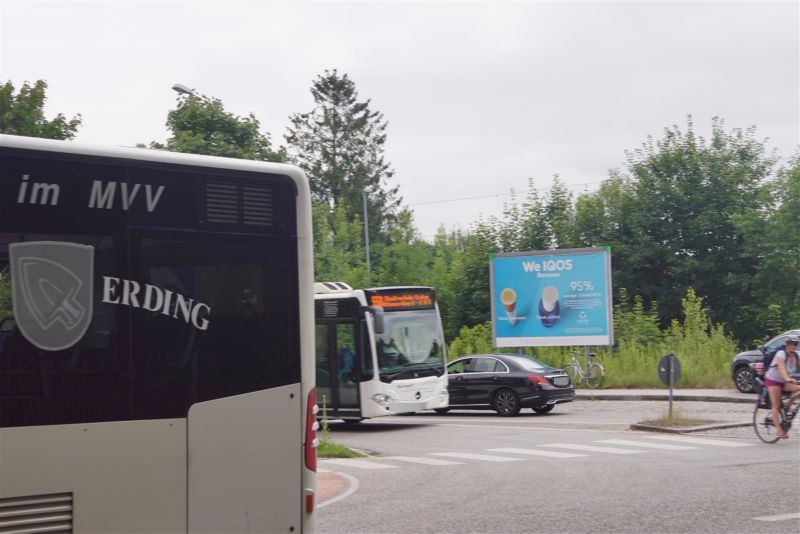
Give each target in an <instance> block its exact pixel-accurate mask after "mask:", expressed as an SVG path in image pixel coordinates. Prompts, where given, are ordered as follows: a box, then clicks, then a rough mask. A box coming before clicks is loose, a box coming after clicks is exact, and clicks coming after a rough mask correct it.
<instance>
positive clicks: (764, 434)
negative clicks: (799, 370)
mask: <svg viewBox="0 0 800 534" xmlns="http://www.w3.org/2000/svg"><path fill="white" fill-rule="evenodd" d="M756 382H758V383H759V384H760V385H761V387H762V388H764V387H766V386H764V380H763V379H762V378H761V377H756ZM784 396H786V394H784ZM760 397H761V395H760V394H759V400H757V401H756V409H755V410H753V427H754V428H755V430H756V436H758V439H760V440H761V441H763V442H764V443H775V442H776V441H778V440H779V439H780V436H778V433H777V430H776V427H775V422H774V421H773V420H772V410H771V409H770V408H764V407H763V406H764V404H763V403H762V402H761V398H760ZM790 398H791V397H790ZM798 410H800V396H796V397H795V398H794V401H793V402H792V404H791V406H789V409H788V410H787V409H786V407H785V406H784V403H783V398H781V405H780V408H778V413H779V414H780V416H781V421H780V425H781V428H782V429H783V431H784V432H786V433H787V434H788V432H789V429H790V428H792V419H794V416H795V415H797V411H798Z"/></svg>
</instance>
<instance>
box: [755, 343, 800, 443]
mask: <svg viewBox="0 0 800 534" xmlns="http://www.w3.org/2000/svg"><path fill="white" fill-rule="evenodd" d="M797 341H798V339H797V336H789V337H788V338H787V339H786V341H785V343H784V345H783V349H781V350H779V351H778V352H777V353H775V357H774V358H773V359H772V362H771V363H770V366H769V369H767V370H766V373H765V374H764V386H766V388H767V391H768V392H769V400H770V405H771V406H772V421H773V422H774V424H775V432H776V434H777V435H778V436H779V437H782V438H787V437H789V436H788V434H787V433H786V431H784V430H783V429H782V428H781V426H780V420H781V418H780V415H779V413H780V412H779V411H778V410H779V407H780V402H781V394H782V393H783V392H784V391H788V392H790V393H792V396H790V397H789V404H790V405H791V402H792V400H793V399H794V398H795V397H796V396H797V395H800V385H798V384H797V379H796V378H792V377H791V374H792V373H797V369H798V365H797V361H798V359H799V358H800V355H798V353H797Z"/></svg>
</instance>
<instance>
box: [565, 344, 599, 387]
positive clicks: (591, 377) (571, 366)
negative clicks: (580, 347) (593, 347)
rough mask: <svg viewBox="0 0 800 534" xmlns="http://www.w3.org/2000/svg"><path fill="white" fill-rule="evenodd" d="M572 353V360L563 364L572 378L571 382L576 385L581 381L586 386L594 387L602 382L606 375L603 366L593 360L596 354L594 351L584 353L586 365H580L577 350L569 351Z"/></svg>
mask: <svg viewBox="0 0 800 534" xmlns="http://www.w3.org/2000/svg"><path fill="white" fill-rule="evenodd" d="M569 352H570V354H572V361H570V362H568V363H567V364H566V365H565V369H564V370H565V371H567V374H569V376H570V377H571V378H572V383H573V384H575V385H578V384H580V383H583V384H585V385H586V387H589V388H592V389H594V388H596V387H598V386H600V384H602V383H603V378H604V377H605V376H606V370H605V369H603V366H602V365H600V364H599V363H597V362H595V361H594V357H595V356H596V354H595V353H594V352H587V353H586V367H585V368H584V367H582V366H581V362H580V359H579V357H580V355H581V353H580V352H578V351H572V350H571V351H569Z"/></svg>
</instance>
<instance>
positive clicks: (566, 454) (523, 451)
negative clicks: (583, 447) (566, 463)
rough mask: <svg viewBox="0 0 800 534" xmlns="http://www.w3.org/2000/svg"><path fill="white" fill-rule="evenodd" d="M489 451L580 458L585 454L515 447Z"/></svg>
mask: <svg viewBox="0 0 800 534" xmlns="http://www.w3.org/2000/svg"><path fill="white" fill-rule="evenodd" d="M486 450H487V451H489V452H502V453H507V454H527V455H529V456H546V457H548V458H580V457H582V456H586V455H585V454H575V453H574V452H557V451H543V450H541V449H515V448H513V447H510V448H504V449H486Z"/></svg>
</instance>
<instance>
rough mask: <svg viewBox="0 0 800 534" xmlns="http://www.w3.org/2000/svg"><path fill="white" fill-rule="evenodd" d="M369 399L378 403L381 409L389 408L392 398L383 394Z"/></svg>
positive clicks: (377, 394)
mask: <svg viewBox="0 0 800 534" xmlns="http://www.w3.org/2000/svg"><path fill="white" fill-rule="evenodd" d="M370 398H371V399H372V400H374V401H375V402H376V403H378V405H379V406H383V407H386V406H389V405H390V404H391V403H392V398H391V397H390V396H389V395H386V394H385V393H376V394H374V395H373V396H372V397H370Z"/></svg>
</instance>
